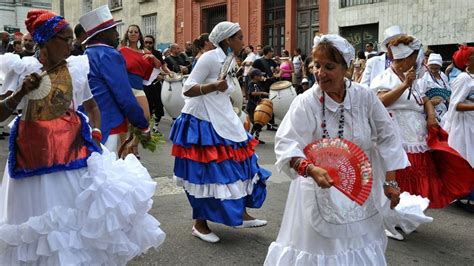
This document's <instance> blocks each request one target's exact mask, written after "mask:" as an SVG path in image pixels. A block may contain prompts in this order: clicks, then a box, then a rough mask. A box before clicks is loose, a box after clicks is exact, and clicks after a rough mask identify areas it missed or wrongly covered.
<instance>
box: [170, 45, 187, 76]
mask: <svg viewBox="0 0 474 266" xmlns="http://www.w3.org/2000/svg"><path fill="white" fill-rule="evenodd" d="M165 62H166V64H167V65H168V68H169V69H170V70H171V71H173V72H175V73H182V74H189V73H190V72H191V63H190V62H188V61H187V58H186V55H185V54H183V53H181V48H180V47H179V45H178V44H177V43H173V44H171V45H170V55H169V56H167V57H166V59H165Z"/></svg>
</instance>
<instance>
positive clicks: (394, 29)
mask: <svg viewBox="0 0 474 266" xmlns="http://www.w3.org/2000/svg"><path fill="white" fill-rule="evenodd" d="M405 34H406V33H405V32H404V31H403V29H402V27H400V26H398V25H393V26H390V27H388V28H387V29H385V31H384V32H383V38H384V39H383V41H382V43H381V44H380V50H382V51H383V52H388V48H387V44H388V43H389V42H390V41H391V40H393V39H395V38H396V37H398V36H401V35H405Z"/></svg>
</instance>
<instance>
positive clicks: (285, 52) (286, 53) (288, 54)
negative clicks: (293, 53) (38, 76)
mask: <svg viewBox="0 0 474 266" xmlns="http://www.w3.org/2000/svg"><path fill="white" fill-rule="evenodd" d="M281 53H282V54H284V55H285V56H290V52H288V50H282V51H281Z"/></svg>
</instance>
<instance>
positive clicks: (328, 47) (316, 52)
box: [313, 42, 348, 69]
mask: <svg viewBox="0 0 474 266" xmlns="http://www.w3.org/2000/svg"><path fill="white" fill-rule="evenodd" d="M321 55H325V56H327V57H329V59H331V60H332V61H334V62H336V63H338V64H341V65H342V66H343V67H344V68H345V69H347V68H348V67H347V63H346V60H344V57H343V56H342V54H341V52H339V50H337V48H336V47H334V46H333V45H332V44H331V43H330V42H320V43H319V44H318V46H316V48H314V49H313V60H316V58H318V57H319V56H321Z"/></svg>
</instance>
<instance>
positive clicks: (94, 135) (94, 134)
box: [92, 130, 102, 142]
mask: <svg viewBox="0 0 474 266" xmlns="http://www.w3.org/2000/svg"><path fill="white" fill-rule="evenodd" d="M92 138H94V139H96V140H98V141H99V142H102V133H101V132H100V131H94V130H92Z"/></svg>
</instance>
